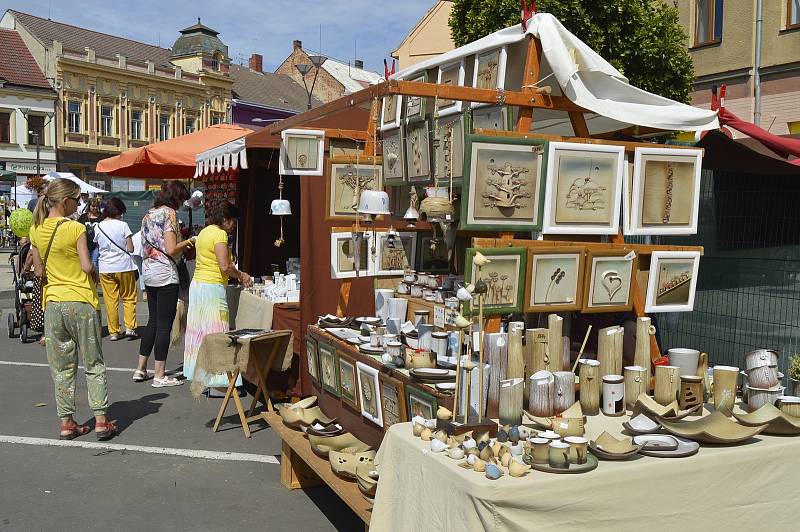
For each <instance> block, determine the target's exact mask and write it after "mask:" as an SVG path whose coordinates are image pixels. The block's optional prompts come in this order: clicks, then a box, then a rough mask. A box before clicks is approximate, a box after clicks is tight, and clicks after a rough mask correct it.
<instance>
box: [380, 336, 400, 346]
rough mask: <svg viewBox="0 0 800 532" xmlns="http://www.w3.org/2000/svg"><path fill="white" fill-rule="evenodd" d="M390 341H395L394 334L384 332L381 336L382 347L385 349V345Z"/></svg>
mask: <svg viewBox="0 0 800 532" xmlns="http://www.w3.org/2000/svg"><path fill="white" fill-rule="evenodd" d="M392 342H397V335H396V334H391V333H386V334H384V335H383V336H381V345H383V348H384V349H386V346H387V345H388V344H390V343H392Z"/></svg>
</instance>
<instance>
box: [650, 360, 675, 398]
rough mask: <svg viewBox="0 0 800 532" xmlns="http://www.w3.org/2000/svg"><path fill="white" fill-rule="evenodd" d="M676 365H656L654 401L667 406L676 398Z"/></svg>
mask: <svg viewBox="0 0 800 532" xmlns="http://www.w3.org/2000/svg"><path fill="white" fill-rule="evenodd" d="M679 387H680V379H679V378H678V366H656V391H655V395H654V398H655V400H656V402H658V403H659V404H661V405H664V406H667V405H668V404H670V403H671V402H672V401H675V400H676V399H677V398H678V388H679Z"/></svg>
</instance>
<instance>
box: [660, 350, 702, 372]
mask: <svg viewBox="0 0 800 532" xmlns="http://www.w3.org/2000/svg"><path fill="white" fill-rule="evenodd" d="M667 357H668V358H669V365H670V366H677V367H678V368H679V369H678V377H680V376H681V375H697V365H698V364H699V363H700V351H698V350H697V349H684V348H673V349H670V350H669V351H667Z"/></svg>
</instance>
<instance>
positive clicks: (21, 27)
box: [0, 10, 233, 190]
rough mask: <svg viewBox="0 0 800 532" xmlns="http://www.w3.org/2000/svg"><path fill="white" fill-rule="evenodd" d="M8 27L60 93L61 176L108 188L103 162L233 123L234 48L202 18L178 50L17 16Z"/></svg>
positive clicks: (5, 22) (8, 19)
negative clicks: (131, 150) (67, 173)
mask: <svg viewBox="0 0 800 532" xmlns="http://www.w3.org/2000/svg"><path fill="white" fill-rule="evenodd" d="M0 27H3V28H8V29H13V30H16V31H17V32H18V33H19V35H20V36H21V37H22V39H23V41H24V42H25V44H26V45H27V47H28V49H29V50H30V52H31V54H32V55H33V57H34V59H36V62H37V63H38V64H39V67H40V68H41V69H42V71H43V72H44V75H45V77H46V78H47V79H48V80H49V81H50V82H51V83H52V85H53V88H54V89H55V90H56V93H57V95H58V99H57V101H56V146H57V149H58V167H59V170H66V171H71V172H73V173H75V174H76V175H78V176H81V177H83V178H85V179H87V180H93V181H95V180H102V181H105V182H106V184H107V185H108V180H107V178H106V177H105V176H104V175H98V174H96V173H95V165H96V164H97V161H98V160H100V159H103V158H106V157H109V156H111V155H115V154H117V153H119V152H121V151H125V150H127V149H129V148H134V147H138V146H143V145H145V144H148V143H151V142H156V141H159V140H165V139H168V138H172V137H175V136H178V135H182V134H184V133H189V132H192V131H195V130H197V129H201V128H204V127H206V126H208V125H211V124H216V123H222V122H228V121H229V116H230V107H231V86H232V85H233V80H232V79H231V78H230V76H229V74H228V69H229V65H230V58H229V57H228V47H227V46H225V44H223V43H222V41H221V40H220V39H219V37H218V33H217V32H216V31H214V30H212V29H211V28H208V27H207V26H204V25H203V24H201V23H200V20H199V19H198V22H197V24H195V25H193V26H190V27H188V28H186V29H183V30H181V31H180V33H181V35H180V37H178V39H177V40H176V41H175V44H174V45H173V46H172V48H171V49H168V48H161V47H159V46H153V45H150V44H145V43H140V42H136V41H132V40H129V39H124V38H121V37H116V36H113V35H107V34H104V33H99V32H96V31H92V30H88V29H85V28H79V27H76V26H71V25H68V24H63V23H60V22H55V21H51V20H47V19H43V18H40V17H36V16H33V15H29V14H26V13H20V12H18V11H13V10H8V11H6V13H5V15H4V16H3V18H2V20H0ZM153 177H154V178H158V176H153ZM114 185H115V187H114V188H117V189H127V187H128V186H129V185H130V186H131V188H132V189H142V190H143V189H144V183H143V182H141V181H131V182H130V184H129V183H128V182H126V181H124V180H115V183H114Z"/></svg>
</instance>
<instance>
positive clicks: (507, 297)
mask: <svg viewBox="0 0 800 532" xmlns="http://www.w3.org/2000/svg"><path fill="white" fill-rule="evenodd" d="M488 258H489V259H491V261H492V262H490V263H489V264H487V265H486V266H483V268H482V269H481V272H480V277H479V275H478V268H477V266H476V265H474V264H473V266H472V277H471V279H472V282H473V283H475V282H477V281H478V279H479V278H480V279H483V281H484V282H485V283H486V284H487V286H488V287H489V291H488V292H487V293H486V295H485V296H484V300H483V306H484V308H487V307H488V308H492V307H515V306H517V305H518V304H519V301H517V296H518V291H519V271H520V257H519V255H491V256H490V257H488ZM477 304H478V299H477V297H476V298H475V300H474V301H473V305H476V308H477Z"/></svg>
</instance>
